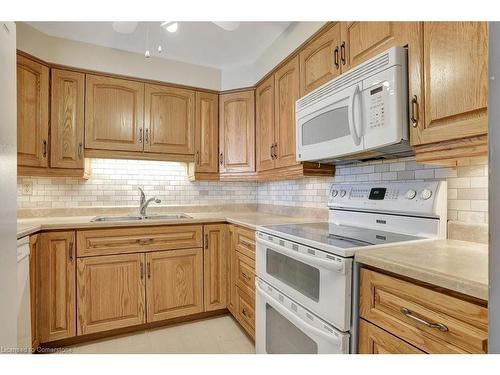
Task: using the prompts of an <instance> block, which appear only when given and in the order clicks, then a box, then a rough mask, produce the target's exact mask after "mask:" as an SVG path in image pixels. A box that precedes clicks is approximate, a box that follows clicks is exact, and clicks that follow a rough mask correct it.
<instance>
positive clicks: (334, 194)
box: [331, 189, 339, 198]
mask: <svg viewBox="0 0 500 375" xmlns="http://www.w3.org/2000/svg"><path fill="white" fill-rule="evenodd" d="M338 194H339V192H338V190H335V189H333V190H332V193H331V196H332V197H333V198H335V197H336V196H337V195H338Z"/></svg>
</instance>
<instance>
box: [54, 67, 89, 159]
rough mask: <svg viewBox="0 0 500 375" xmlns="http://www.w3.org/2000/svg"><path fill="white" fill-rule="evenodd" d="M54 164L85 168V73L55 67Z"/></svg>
mask: <svg viewBox="0 0 500 375" xmlns="http://www.w3.org/2000/svg"><path fill="white" fill-rule="evenodd" d="M51 79H52V84H51V111H50V118H51V121H50V127H51V131H50V138H51V139H50V146H51V147H50V166H51V167H52V168H83V167H84V159H83V141H84V139H83V134H84V105H85V75H84V74H83V73H77V72H72V71H66V70H60V69H52V70H51Z"/></svg>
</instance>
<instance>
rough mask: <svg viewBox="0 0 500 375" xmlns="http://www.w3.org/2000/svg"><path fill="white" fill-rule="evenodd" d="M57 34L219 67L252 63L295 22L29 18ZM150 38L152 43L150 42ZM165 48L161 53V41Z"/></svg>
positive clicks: (121, 48)
mask: <svg viewBox="0 0 500 375" xmlns="http://www.w3.org/2000/svg"><path fill="white" fill-rule="evenodd" d="M28 24H29V25H31V26H32V27H34V28H36V29H37V30H39V31H41V32H43V33H45V34H48V35H51V36H55V37H60V38H64V39H71V40H76V41H80V42H86V43H91V44H96V45H99V46H104V47H109V48H116V49H120V50H125V51H129V52H136V53H141V54H144V52H145V50H146V46H148V48H149V50H150V52H151V56H157V57H162V58H166V59H171V60H177V61H183V62H187V63H191V64H197V65H203V66H208V67H213V68H219V69H227V68H234V67H238V66H243V65H248V64H251V63H253V62H254V61H255V60H257V59H258V58H259V57H260V55H261V54H262V53H263V52H264V51H265V50H266V48H268V47H269V46H270V45H271V44H272V43H273V42H274V41H275V40H276V39H277V38H278V37H279V36H280V35H281V34H282V33H283V32H284V31H285V29H286V28H287V27H288V26H289V25H290V24H291V22H242V23H241V25H240V27H239V28H238V29H236V30H235V31H225V30H223V29H221V28H220V27H218V26H216V25H215V24H213V23H211V22H179V29H178V30H177V32H175V33H169V32H167V31H165V30H163V29H161V28H160V22H139V25H138V26H137V28H136V30H135V31H134V32H133V33H132V34H120V33H117V32H116V31H114V30H113V27H112V22H28ZM146 39H148V43H146ZM159 43H161V45H162V48H163V52H162V53H161V54H158V52H157V48H158V44H159Z"/></svg>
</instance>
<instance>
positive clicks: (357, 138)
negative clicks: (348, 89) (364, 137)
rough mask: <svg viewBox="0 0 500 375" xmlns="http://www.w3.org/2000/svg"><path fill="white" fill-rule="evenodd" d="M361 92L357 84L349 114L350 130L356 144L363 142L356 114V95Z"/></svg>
mask: <svg viewBox="0 0 500 375" xmlns="http://www.w3.org/2000/svg"><path fill="white" fill-rule="evenodd" d="M359 93H360V91H359V85H356V88H355V89H354V92H353V93H352V96H351V104H350V105H349V112H348V115H347V117H348V121H349V130H350V131H351V135H352V139H353V141H354V144H355V145H356V146H359V144H360V143H361V137H360V135H359V133H358V130H357V128H356V116H355V114H356V113H355V105H356V97H357V96H358V95H359Z"/></svg>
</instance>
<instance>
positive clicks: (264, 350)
mask: <svg viewBox="0 0 500 375" xmlns="http://www.w3.org/2000/svg"><path fill="white" fill-rule="evenodd" d="M255 285H256V304H255V310H256V332H255V344H256V352H257V353H259V354H347V353H349V333H346V332H340V331H338V330H336V329H335V328H334V327H333V326H332V325H330V324H328V323H327V322H325V321H324V320H323V319H321V318H319V317H317V316H316V315H314V314H313V313H311V312H310V311H308V310H306V309H304V308H303V307H302V306H300V305H298V304H297V303H295V302H294V301H292V300H291V299H290V298H288V297H287V296H285V295H284V294H282V293H281V292H279V291H278V290H277V289H275V288H273V287H272V286H270V285H269V284H267V283H265V282H264V281H262V280H260V279H258V278H257V280H256V282H255Z"/></svg>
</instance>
